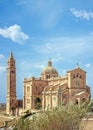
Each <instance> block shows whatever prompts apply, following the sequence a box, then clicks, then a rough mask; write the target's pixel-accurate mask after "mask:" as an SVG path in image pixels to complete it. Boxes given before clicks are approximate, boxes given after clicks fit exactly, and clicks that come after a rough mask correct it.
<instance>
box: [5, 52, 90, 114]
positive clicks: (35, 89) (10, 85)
mask: <svg viewBox="0 0 93 130" xmlns="http://www.w3.org/2000/svg"><path fill="white" fill-rule="evenodd" d="M23 83H24V86H23V91H24V96H23V100H22V101H20V100H17V98H16V66H15V60H14V58H13V54H12V53H11V55H10V57H9V59H8V66H7V96H6V113H7V114H10V113H11V111H12V112H13V110H15V109H17V108H19V106H23V110H24V111H25V110H32V109H40V108H41V109H42V110H46V109H53V108H55V107H57V106H61V105H66V104H67V103H69V102H71V103H74V104H79V103H81V102H85V101H86V100H87V99H88V98H90V95H91V94H90V88H89V87H88V86H87V85H86V72H85V71H84V70H83V69H81V68H80V67H79V66H77V67H76V68H74V69H73V70H70V71H67V73H66V75H65V76H59V74H58V72H57V70H56V69H55V68H54V67H53V65H52V61H51V60H49V61H48V65H47V67H46V68H45V69H44V70H43V71H42V73H41V75H40V77H39V78H35V77H31V78H25V79H24V81H23Z"/></svg>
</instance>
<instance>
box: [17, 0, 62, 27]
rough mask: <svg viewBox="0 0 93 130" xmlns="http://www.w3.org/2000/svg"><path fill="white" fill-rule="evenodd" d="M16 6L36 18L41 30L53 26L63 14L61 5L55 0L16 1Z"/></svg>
mask: <svg viewBox="0 0 93 130" xmlns="http://www.w3.org/2000/svg"><path fill="white" fill-rule="evenodd" d="M17 1H18V5H20V6H22V7H24V9H25V10H26V11H28V13H29V14H30V15H31V16H32V15H34V17H36V18H38V23H40V26H42V27H43V28H50V27H53V26H55V25H56V24H57V23H58V21H59V19H60V17H61V15H62V12H63V8H64V7H63V5H62V4H60V2H58V1H57V0H27V1H26V0H20V1H19V0H17Z"/></svg>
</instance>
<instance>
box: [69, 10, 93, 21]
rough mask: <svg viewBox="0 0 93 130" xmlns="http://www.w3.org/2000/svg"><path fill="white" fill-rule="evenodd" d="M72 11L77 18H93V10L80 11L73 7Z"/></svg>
mask: <svg viewBox="0 0 93 130" xmlns="http://www.w3.org/2000/svg"><path fill="white" fill-rule="evenodd" d="M70 11H71V13H72V14H73V15H74V16H75V17H77V18H82V19H86V20H90V19H93V12H91V11H89V12H88V11H86V10H79V11H78V10H76V9H75V8H71V9H70Z"/></svg>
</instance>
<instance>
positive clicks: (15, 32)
mask: <svg viewBox="0 0 93 130" xmlns="http://www.w3.org/2000/svg"><path fill="white" fill-rule="evenodd" d="M0 35H1V36H3V37H4V38H9V39H11V40H12V41H13V42H16V43H19V44H23V43H24V41H25V40H27V39H29V37H28V35H26V34H25V33H23V32H22V31H21V27H20V26H19V25H17V24H15V25H13V26H10V27H6V28H3V29H2V28H0Z"/></svg>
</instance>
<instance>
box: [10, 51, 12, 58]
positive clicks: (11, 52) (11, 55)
mask: <svg viewBox="0 0 93 130" xmlns="http://www.w3.org/2000/svg"><path fill="white" fill-rule="evenodd" d="M10 58H12V59H13V53H12V51H11V52H10Z"/></svg>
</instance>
